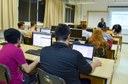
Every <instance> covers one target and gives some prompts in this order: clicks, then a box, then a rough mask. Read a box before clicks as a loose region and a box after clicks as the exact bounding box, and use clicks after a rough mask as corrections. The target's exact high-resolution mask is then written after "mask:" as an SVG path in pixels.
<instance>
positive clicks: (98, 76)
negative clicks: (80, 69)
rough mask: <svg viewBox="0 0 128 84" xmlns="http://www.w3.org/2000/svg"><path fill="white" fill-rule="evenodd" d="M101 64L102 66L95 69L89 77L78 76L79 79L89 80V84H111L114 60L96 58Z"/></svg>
mask: <svg viewBox="0 0 128 84" xmlns="http://www.w3.org/2000/svg"><path fill="white" fill-rule="evenodd" d="M94 59H98V60H100V61H101V62H102V66H100V67H97V68H96V70H95V71H94V72H93V73H91V74H90V75H83V74H80V77H81V78H89V79H90V80H91V84H111V82H112V76H113V69H114V60H111V59H104V58H97V57H95V58H94Z"/></svg>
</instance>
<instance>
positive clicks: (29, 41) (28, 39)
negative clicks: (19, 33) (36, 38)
mask: <svg viewBox="0 0 128 84" xmlns="http://www.w3.org/2000/svg"><path fill="white" fill-rule="evenodd" d="M23 41H24V44H27V45H32V44H33V39H32V38H29V37H25V36H24V37H23Z"/></svg>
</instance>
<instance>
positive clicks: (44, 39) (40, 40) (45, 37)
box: [33, 32, 52, 47]
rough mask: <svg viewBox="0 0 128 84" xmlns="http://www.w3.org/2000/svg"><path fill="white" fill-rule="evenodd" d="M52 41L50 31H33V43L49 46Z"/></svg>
mask: <svg viewBox="0 0 128 84" xmlns="http://www.w3.org/2000/svg"><path fill="white" fill-rule="evenodd" d="M51 42H52V35H51V33H44V32H33V45H34V46H39V47H46V46H50V45H51Z"/></svg>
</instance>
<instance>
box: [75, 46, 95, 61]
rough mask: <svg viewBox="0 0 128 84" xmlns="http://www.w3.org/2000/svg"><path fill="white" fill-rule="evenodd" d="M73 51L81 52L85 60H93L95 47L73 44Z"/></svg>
mask: <svg viewBox="0 0 128 84" xmlns="http://www.w3.org/2000/svg"><path fill="white" fill-rule="evenodd" d="M73 49H74V50H77V51H79V52H80V53H81V54H82V55H83V56H84V57H85V58H87V59H90V60H92V59H93V49H94V46H92V45H86V44H73Z"/></svg>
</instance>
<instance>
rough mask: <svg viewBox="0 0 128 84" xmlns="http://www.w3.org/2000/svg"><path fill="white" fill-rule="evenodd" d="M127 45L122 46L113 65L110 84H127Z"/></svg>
mask: <svg viewBox="0 0 128 84" xmlns="http://www.w3.org/2000/svg"><path fill="white" fill-rule="evenodd" d="M127 50H128V44H123V45H122V50H121V52H119V53H118V60H117V62H116V64H115V68H114V75H113V80H112V84H128V51H127Z"/></svg>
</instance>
